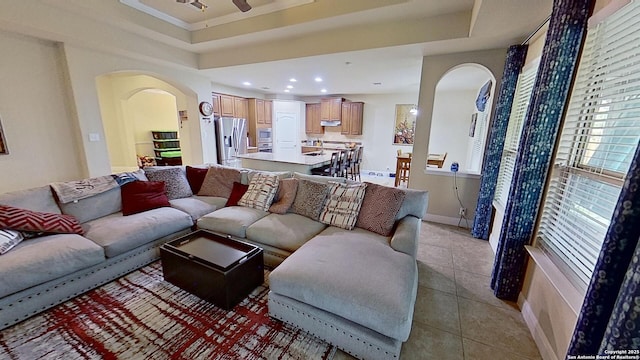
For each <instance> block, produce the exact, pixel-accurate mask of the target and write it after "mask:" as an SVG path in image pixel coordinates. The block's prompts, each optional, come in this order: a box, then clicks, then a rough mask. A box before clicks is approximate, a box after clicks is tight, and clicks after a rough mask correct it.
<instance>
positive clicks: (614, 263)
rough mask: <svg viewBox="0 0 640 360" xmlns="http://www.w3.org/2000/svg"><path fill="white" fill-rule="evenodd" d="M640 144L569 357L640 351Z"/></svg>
mask: <svg viewBox="0 0 640 360" xmlns="http://www.w3.org/2000/svg"><path fill="white" fill-rule="evenodd" d="M639 163H640V143H639V144H638V148H636V152H635V156H634V158H633V161H632V162H631V168H630V169H629V173H628V174H627V177H626V179H625V182H624V185H623V187H622V191H621V192H620V196H619V198H618V202H617V205H616V208H615V211H614V213H613V216H612V217H611V224H610V225H609V229H608V230H607V235H606V236H605V239H604V243H603V244H602V249H601V250H600V255H599V256H598V261H597V263H596V266H595V269H594V271H593V276H592V277H591V282H590V283H589V286H588V288H587V295H586V296H585V299H584V302H583V304H582V310H581V311H580V314H579V316H578V322H577V324H576V328H575V330H574V332H573V337H572V339H571V343H570V344H569V349H568V351H567V355H591V356H593V355H595V354H604V351H605V350H621V349H626V350H631V349H639V348H640V306H639V304H640V246H639V244H638V238H639V237H640V165H639Z"/></svg>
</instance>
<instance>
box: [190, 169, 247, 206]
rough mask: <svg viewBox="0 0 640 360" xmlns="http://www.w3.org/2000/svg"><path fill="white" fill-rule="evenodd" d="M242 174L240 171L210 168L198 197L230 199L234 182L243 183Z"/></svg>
mask: <svg viewBox="0 0 640 360" xmlns="http://www.w3.org/2000/svg"><path fill="white" fill-rule="evenodd" d="M241 179H242V173H241V172H240V170H238V169H230V168H225V167H216V166H213V167H210V168H209V170H208V171H207V176H205V178H204V181H203V182H202V186H201V187H200V191H199V192H198V195H203V196H218V197H223V198H227V199H228V198H229V195H231V190H233V183H234V182H241V181H240V180H241Z"/></svg>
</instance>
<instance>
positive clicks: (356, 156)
mask: <svg viewBox="0 0 640 360" xmlns="http://www.w3.org/2000/svg"><path fill="white" fill-rule="evenodd" d="M361 162H362V146H358V147H356V148H355V149H353V150H352V155H351V161H350V163H349V175H350V178H351V180H356V178H357V179H358V181H361V178H360V163H361Z"/></svg>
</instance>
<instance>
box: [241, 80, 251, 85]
mask: <svg viewBox="0 0 640 360" xmlns="http://www.w3.org/2000/svg"><path fill="white" fill-rule="evenodd" d="M242 85H244V86H251V83H250V82H248V81H245V82H243V83H242Z"/></svg>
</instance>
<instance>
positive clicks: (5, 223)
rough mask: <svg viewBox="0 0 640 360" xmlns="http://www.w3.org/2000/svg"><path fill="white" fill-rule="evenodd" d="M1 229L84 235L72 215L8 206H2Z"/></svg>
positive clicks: (0, 212)
mask: <svg viewBox="0 0 640 360" xmlns="http://www.w3.org/2000/svg"><path fill="white" fill-rule="evenodd" d="M0 229H10V230H17V231H31V232H45V233H58V234H82V233H84V230H82V226H80V223H78V220H77V219H76V218H75V217H73V216H71V215H63V214H54V213H44V212H37V211H31V210H27V209H20V208H15V207H13V206H7V205H0Z"/></svg>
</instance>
